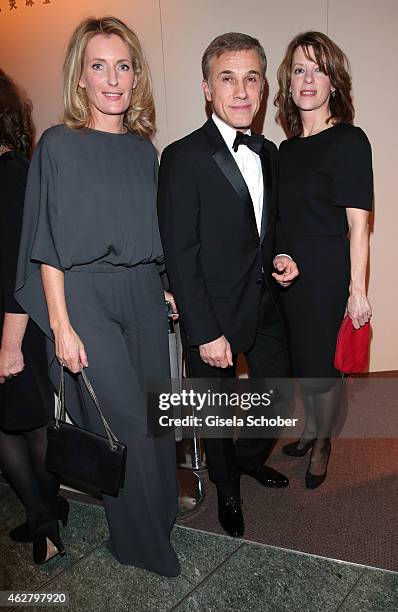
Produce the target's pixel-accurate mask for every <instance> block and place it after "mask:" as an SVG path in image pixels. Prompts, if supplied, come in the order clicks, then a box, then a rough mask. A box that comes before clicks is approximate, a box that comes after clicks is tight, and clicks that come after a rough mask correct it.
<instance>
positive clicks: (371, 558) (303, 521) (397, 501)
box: [179, 438, 398, 571]
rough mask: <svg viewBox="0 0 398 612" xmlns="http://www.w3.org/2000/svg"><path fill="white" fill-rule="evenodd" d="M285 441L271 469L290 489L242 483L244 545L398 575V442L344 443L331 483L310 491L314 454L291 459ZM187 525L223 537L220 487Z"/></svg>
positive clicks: (338, 444)
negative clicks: (286, 479) (269, 547)
mask: <svg viewBox="0 0 398 612" xmlns="http://www.w3.org/2000/svg"><path fill="white" fill-rule="evenodd" d="M287 441H288V440H284V441H283V442H282V441H280V442H279V443H278V444H277V446H276V447H275V449H274V451H273V453H272V455H271V457H270V459H269V461H268V462H267V464H268V465H270V466H272V467H274V468H276V469H277V470H279V471H281V472H283V473H284V474H285V475H286V476H288V477H289V479H290V486H289V487H288V488H287V489H282V490H275V489H266V488H264V487H262V486H261V485H259V484H258V483H257V482H256V481H255V480H253V479H251V478H248V477H243V478H242V488H241V493H242V499H243V512H244V517H245V524H246V530H245V535H244V538H245V539H247V540H251V541H253V542H259V543H263V544H269V545H273V546H278V547H281V548H285V549H291V550H296V551H302V552H306V553H312V554H316V555H321V556H324V557H328V558H331V559H341V560H344V561H349V562H353V563H360V564H364V565H370V566H373V567H378V568H384V569H387V570H392V571H398V513H397V510H398V440H397V439H391V438H390V439H371V440H369V439H368V440H364V439H361V440H357V439H339V440H337V441H334V443H333V454H332V457H331V460H330V463H329V468H328V476H327V479H326V481H325V482H324V483H323V484H322V485H321V486H320V487H319V488H318V489H316V490H313V491H311V490H309V489H307V488H306V487H305V485H304V475H305V471H306V468H307V463H308V455H307V456H306V457H304V458H292V457H287V456H286V455H284V454H283V453H282V451H281V446H282V444H284V443H286V442H287ZM179 522H180V523H181V524H183V525H186V526H189V527H193V528H197V529H203V530H205V531H210V532H214V533H223V530H222V528H221V526H220V525H219V523H218V519H217V501H216V494H215V488H214V486H213V485H212V484H211V483H209V482H208V480H207V479H206V497H205V499H204V501H203V503H202V505H201V507H200V508H199V510H198V511H197V512H196V513H195V514H193V515H192V516H188V517H185V518H183V519H180V520H179Z"/></svg>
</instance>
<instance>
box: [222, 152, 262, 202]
mask: <svg viewBox="0 0 398 612" xmlns="http://www.w3.org/2000/svg"><path fill="white" fill-rule="evenodd" d="M212 157H213V159H214V161H215V162H216V164H217V166H218V167H219V168H220V170H221V172H222V173H223V174H224V176H225V177H226V178H227V179H228V181H229V182H230V183H231V185H232V187H233V188H234V189H235V191H236V193H237V194H238V196H239V197H240V198H242V200H245V201H246V202H248V204H250V206H251V207H252V208H253V204H252V202H251V197H250V193H249V190H248V188H247V185H246V183H245V179H244V178H243V176H242V174H241V172H240V170H239V168H238V165H237V163H236V161H235V160H234V158H233V157H232V155H231V153H230V152H229V151H228V149H227V147H226V146H225V145H224V147H223V148H221V149H218V150H217V151H215V152H214V153H213V155H212Z"/></svg>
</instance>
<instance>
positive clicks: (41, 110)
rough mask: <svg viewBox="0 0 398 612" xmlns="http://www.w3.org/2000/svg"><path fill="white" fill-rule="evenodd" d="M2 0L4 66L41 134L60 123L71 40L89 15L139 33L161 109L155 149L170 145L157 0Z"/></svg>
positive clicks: (0, 54) (0, 55)
mask: <svg viewBox="0 0 398 612" xmlns="http://www.w3.org/2000/svg"><path fill="white" fill-rule="evenodd" d="M34 2H35V3H34V5H33V6H32V7H29V6H26V3H25V0H17V6H18V9H17V10H9V1H8V0H0V8H1V9H2V10H1V12H0V65H1V67H2V68H3V69H4V70H6V71H7V72H9V73H10V74H11V75H12V76H13V77H14V78H15V79H16V80H17V81H18V82H20V83H21V84H22V85H24V87H25V88H26V90H27V92H28V94H29V96H30V97H31V99H32V101H33V105H34V119H35V123H36V126H37V131H38V135H40V134H41V132H43V130H44V129H45V128H47V127H48V126H49V125H54V124H56V123H59V116H60V114H61V109H62V80H61V70H62V62H63V59H64V55H65V50H66V46H67V42H68V39H69V36H70V35H71V33H72V32H73V30H74V28H75V27H76V26H77V24H78V23H79V22H80V21H81V20H82V19H84V18H86V17H89V16H94V17H101V16H104V15H114V16H115V17H119V18H120V19H122V20H123V21H126V23H127V24H128V25H129V26H130V27H131V28H133V30H135V32H136V34H137V35H138V37H139V39H140V40H141V43H142V45H143V47H144V51H145V54H146V56H147V59H148V61H149V63H150V66H151V71H152V76H153V82H154V90H155V102H156V109H157V124H158V128H159V131H158V135H157V144H158V146H159V147H160V148H162V147H163V146H164V145H165V144H166V142H167V134H166V132H165V126H166V105H165V98H164V81H163V57H162V44H161V33H160V13H159V3H158V0H146V1H145V4H143V2H141V1H140V0H83V1H82V0H51V2H50V4H43V3H42V0H34Z"/></svg>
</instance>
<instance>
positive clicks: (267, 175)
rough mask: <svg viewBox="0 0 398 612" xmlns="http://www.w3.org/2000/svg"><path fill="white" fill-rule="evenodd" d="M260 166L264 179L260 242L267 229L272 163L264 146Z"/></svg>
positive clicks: (270, 197) (270, 198) (270, 200)
mask: <svg viewBox="0 0 398 612" xmlns="http://www.w3.org/2000/svg"><path fill="white" fill-rule="evenodd" d="M260 158H261V167H262V170H263V181H264V196H263V214H262V218H261V236H260V240H261V242H262V241H263V240H264V236H265V232H266V231H267V222H268V215H269V212H270V206H271V202H272V163H271V157H270V154H269V152H268V151H267V149H265V148H264V151H263V153H262V154H261V155H260Z"/></svg>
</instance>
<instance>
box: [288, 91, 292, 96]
mask: <svg viewBox="0 0 398 612" xmlns="http://www.w3.org/2000/svg"><path fill="white" fill-rule="evenodd" d="M291 97H292V92H291V91H290V90H289V98H291Z"/></svg>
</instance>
